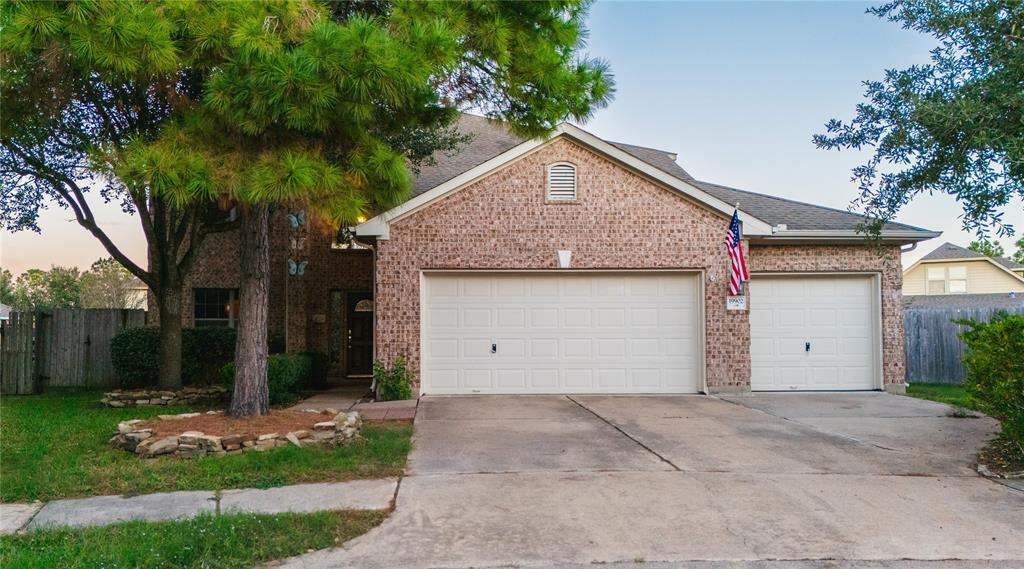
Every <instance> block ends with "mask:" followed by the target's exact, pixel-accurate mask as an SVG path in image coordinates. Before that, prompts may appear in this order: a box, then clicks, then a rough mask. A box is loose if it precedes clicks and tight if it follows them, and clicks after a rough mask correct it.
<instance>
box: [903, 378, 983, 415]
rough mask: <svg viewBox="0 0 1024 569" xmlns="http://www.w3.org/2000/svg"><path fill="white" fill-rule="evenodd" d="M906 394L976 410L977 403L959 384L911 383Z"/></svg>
mask: <svg viewBox="0 0 1024 569" xmlns="http://www.w3.org/2000/svg"><path fill="white" fill-rule="evenodd" d="M907 395H909V396H911V397H917V398H918V399H928V400H929V401H938V402H939V403H946V404H949V405H955V406H957V407H963V408H965V409H974V410H977V408H978V405H977V403H975V402H974V399H972V398H971V396H970V394H968V393H967V390H966V389H964V388H963V386H961V385H947V384H942V383H911V384H910V385H908V386H907Z"/></svg>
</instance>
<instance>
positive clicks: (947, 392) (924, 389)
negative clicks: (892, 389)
mask: <svg viewBox="0 0 1024 569" xmlns="http://www.w3.org/2000/svg"><path fill="white" fill-rule="evenodd" d="M907 395H909V396H911V397H917V398H919V399H928V400H929V401H938V402H939V403H946V404H949V405H953V406H955V407H956V409H954V410H953V412H952V416H954V417H964V416H967V417H973V416H975V415H973V414H972V413H969V412H968V411H964V410H967V409H969V410H971V411H980V409H979V408H978V403H977V402H976V401H975V400H974V398H973V397H971V394H970V393H967V390H966V389H964V387H963V386H961V385H946V384H942V383H911V384H910V385H908V386H907ZM978 462H979V463H981V464H984V465H985V466H987V467H988V469H989V470H990V471H992V472H994V473H996V474H1019V473H1021V472H1024V443H1022V442H1021V441H1013V440H1010V438H1009V437H1007V436H1006V435H1005V434H1003V433H1000V434H999V435H997V436H996V437H995V438H994V439H992V440H991V441H989V442H988V444H987V445H985V447H984V448H982V449H981V450H980V451H978Z"/></svg>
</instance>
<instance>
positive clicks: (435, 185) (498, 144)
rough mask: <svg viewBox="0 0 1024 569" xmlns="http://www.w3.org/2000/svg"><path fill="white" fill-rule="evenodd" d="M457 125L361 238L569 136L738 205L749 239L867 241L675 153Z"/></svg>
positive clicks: (918, 232) (579, 135)
mask: <svg viewBox="0 0 1024 569" xmlns="http://www.w3.org/2000/svg"><path fill="white" fill-rule="evenodd" d="M456 127H457V129H458V130H459V131H460V132H462V133H464V134H468V135H469V136H470V140H469V142H468V143H466V144H465V145H463V146H462V147H461V148H460V149H459V150H458V151H457V152H454V153H451V154H446V153H440V152H439V153H437V154H435V155H434V156H433V157H432V158H433V162H432V163H430V164H425V165H423V166H421V167H420V169H419V172H418V173H417V175H416V177H415V180H414V182H413V196H412V198H411V199H410V200H409V201H408V202H406V203H405V204H402V205H400V206H398V207H397V208H395V209H393V210H391V211H389V212H385V213H383V214H381V215H378V216H376V217H374V218H373V219H371V220H369V221H367V222H366V223H364V224H362V225H360V226H359V228H357V233H358V234H361V235H378V236H382V237H383V236H385V235H386V234H387V228H386V225H387V223H388V222H390V221H393V220H395V219H396V218H397V217H399V216H401V215H404V214H405V213H408V212H409V211H411V210H413V209H418V208H419V207H422V206H424V205H426V204H427V203H430V202H432V201H433V200H434V199H436V198H438V197H440V195H442V194H444V193H447V192H448V191H453V190H455V189H458V188H459V187H461V186H463V185H466V184H468V183H470V182H471V181H473V180H475V179H476V178H478V177H479V176H481V175H484V174H485V173H486V172H489V171H491V170H493V169H495V168H497V167H500V166H501V165H503V164H504V163H506V162H508V161H511V160H514V159H515V158H518V157H519V156H521V155H523V154H525V153H526V152H528V151H530V150H532V149H533V148H536V147H537V146H539V145H540V144H542V143H545V142H547V141H549V140H552V139H554V138H557V137H558V136H563V135H565V136H570V137H571V138H573V139H574V140H576V141H577V142H582V143H584V144H585V145H586V146H589V147H591V149H594V150H598V151H600V152H602V153H604V154H605V155H607V156H610V157H611V158H614V159H617V160H618V161H620V162H622V163H625V164H626V165H627V166H632V167H634V168H635V169H637V170H638V171H640V172H641V173H643V174H646V175H647V176H649V177H651V178H653V179H655V180H657V181H659V182H661V183H662V184H664V185H666V186H668V187H670V188H674V189H676V190H679V191H681V192H682V193H684V194H687V195H688V196H689V197H691V198H693V199H695V200H696V201H698V202H703V203H704V204H705V205H708V206H710V207H711V209H715V210H718V211H720V212H723V213H727V214H729V215H731V213H732V207H733V206H734V205H735V204H736V203H739V204H740V217H741V220H742V221H743V222H744V228H743V231H744V234H746V235H747V236H750V237H752V238H759V237H764V238H772V239H780V240H786V239H790V240H808V239H819V240H820V239H825V240H836V239H845V240H849V239H858V240H862V239H863V235H861V234H859V233H858V232H857V230H858V228H859V226H860V225H861V224H862V223H864V222H865V221H866V218H865V217H864V216H861V215H858V214H855V213H851V212H847V211H842V210H837V209H833V208H828V207H823V206H817V205H813V204H808V203H803V202H798V201H794V200H789V199H785V198H777V197H774V196H769V195H766V194H760V193H756V192H749V191H746V190H740V189H737V188H730V187H728V186H722V185H719V184H713V183H710V182H703V181H699V180H696V179H695V178H694V177H693V176H691V175H690V173H689V172H687V171H686V170H684V169H683V168H682V167H681V166H679V164H678V163H677V162H676V155H675V154H674V153H672V152H669V151H666V150H659V149H656V148H648V147H644V146H636V145H633V144H626V143H622V142H610V141H606V140H603V139H600V138H598V137H596V136H594V135H592V134H590V133H588V132H586V131H583V130H582V129H579V128H578V127H575V126H573V125H570V124H568V123H563V124H562V125H559V127H558V128H557V129H556V130H555V132H554V133H553V135H552V136H551V138H549V139H547V140H541V139H533V140H527V139H525V138H523V137H520V136H517V135H515V134H513V133H512V132H510V131H509V130H508V129H507V128H506V127H505V126H504V125H503V124H502V123H500V122H498V121H493V120H491V119H488V118H485V117H481V116H476V115H471V114H462V115H461V116H460V118H459V119H458V122H457V123H456ZM428 194H430V195H428ZM773 226H774V227H773ZM782 226H785V227H784V228H783V227H782ZM939 234H940V233H938V232H932V231H928V230H925V229H921V228H918V227H913V226H910V225H905V224H901V223H894V222H891V223H887V224H885V225H884V226H883V228H882V237H883V238H888V239H893V240H896V241H898V242H914V241H921V240H924V239H930V238H932V237H936V236H938V235H939ZM385 238H386V237H385Z"/></svg>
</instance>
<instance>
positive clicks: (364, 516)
mask: <svg viewBox="0 0 1024 569" xmlns="http://www.w3.org/2000/svg"><path fill="white" fill-rule="evenodd" d="M386 516H387V512H383V511H336V512H317V513H314V514H275V515H267V514H260V515H257V514H232V515H224V516H212V515H205V516H202V517H198V518H195V519H191V520H186V521H169V522H127V523H122V524H117V525H112V526H105V527H96V528H86V529H57V530H40V531H34V532H30V533H27V534H23V535H14V536H4V537H0V567H19V568H22V569H35V568H38V569H42V568H44V567H45V568H50V567H63V568H66V569H78V568H82V569H84V568H86V567H88V568H92V567H104V568H107V569H115V568H125V569H128V568H143V569H162V568H188V567H195V568H200V567H201V568H214V567H251V566H253V565H254V564H257V563H262V562H267V561H271V560H274V559H281V558H284V557H290V556H292V555H298V554H300V553H304V552H305V551H307V550H309V549H324V548H326V547H331V546H335V545H340V544H341V543H343V542H345V541H348V540H350V539H352V538H354V537H356V536H358V535H361V534H363V533H366V532H367V531H368V530H370V529H372V528H373V527H375V526H376V525H378V524H379V523H380V522H381V521H382V520H383V519H384V518H385V517H386Z"/></svg>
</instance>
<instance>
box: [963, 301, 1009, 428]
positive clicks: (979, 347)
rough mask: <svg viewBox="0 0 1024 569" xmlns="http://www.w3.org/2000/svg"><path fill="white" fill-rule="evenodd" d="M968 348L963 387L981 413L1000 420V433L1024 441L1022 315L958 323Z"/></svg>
mask: <svg viewBox="0 0 1024 569" xmlns="http://www.w3.org/2000/svg"><path fill="white" fill-rule="evenodd" d="M957 324H963V325H965V326H968V327H969V329H968V330H966V331H964V332H961V333H960V338H961V339H962V340H963V341H964V344H965V345H966V346H967V352H966V354H965V355H964V358H963V362H964V366H965V367H966V368H967V380H966V381H965V382H964V386H965V387H966V388H967V391H968V392H969V393H970V394H971V395H972V396H973V397H974V398H975V400H976V401H977V402H978V406H979V408H980V410H981V411H983V412H985V413H987V414H988V415H991V416H992V417H995V418H996V419H999V421H1000V422H1001V423H1002V426H1003V433H1005V434H1006V435H1007V436H1008V437H1009V438H1010V439H1012V440H1015V441H1017V442H1018V444H1020V443H1021V442H1024V357H1021V354H1024V315H1022V314H1008V313H1006V312H1000V313H998V314H996V315H995V316H994V317H993V318H992V320H990V321H988V322H977V321H974V320H958V321H957Z"/></svg>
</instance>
